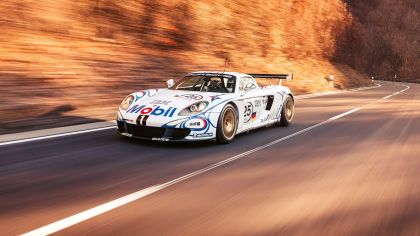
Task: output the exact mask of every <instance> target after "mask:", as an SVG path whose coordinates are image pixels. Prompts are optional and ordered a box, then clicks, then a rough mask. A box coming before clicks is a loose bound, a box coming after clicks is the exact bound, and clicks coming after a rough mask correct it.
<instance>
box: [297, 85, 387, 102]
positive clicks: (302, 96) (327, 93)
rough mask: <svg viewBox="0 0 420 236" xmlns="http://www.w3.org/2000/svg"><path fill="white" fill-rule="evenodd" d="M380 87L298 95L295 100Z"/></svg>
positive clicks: (372, 87) (371, 87)
mask: <svg viewBox="0 0 420 236" xmlns="http://www.w3.org/2000/svg"><path fill="white" fill-rule="evenodd" d="M381 86H382V85H380V84H375V86H368V87H361V88H356V89H347V90H340V91H329V92H322V93H312V94H304V95H298V96H295V98H296V99H297V100H300V99H306V98H314V97H322V96H327V95H334V94H339V93H346V92H356V91H362V90H367V89H374V88H379V87H381Z"/></svg>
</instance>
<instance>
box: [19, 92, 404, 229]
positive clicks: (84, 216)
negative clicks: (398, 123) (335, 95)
mask: <svg viewBox="0 0 420 236" xmlns="http://www.w3.org/2000/svg"><path fill="white" fill-rule="evenodd" d="M403 86H406V88H405V89H404V90H401V91H399V92H397V93H394V94H392V96H395V95H397V94H399V93H401V92H404V91H406V90H408V89H409V88H410V87H409V86H407V85H403ZM392 96H391V97H392ZM384 98H385V97H383V98H380V99H379V100H376V101H374V102H371V103H368V104H366V105H364V106H362V107H360V108H355V109H353V110H350V111H347V112H344V113H342V114H339V115H337V116H334V117H331V118H329V119H327V120H325V121H323V122H321V123H318V124H315V125H312V126H309V127H307V128H305V129H302V130H300V131H297V132H295V133H293V134H290V135H287V136H285V137H283V138H280V139H276V140H274V141H271V142H269V143H267V144H264V145H261V146H259V147H256V148H254V149H251V150H248V151H246V152H243V153H240V154H238V155H235V156H233V157H230V158H228V159H225V160H223V161H220V162H217V163H215V164H212V165H209V166H207V167H205V168H202V169H200V170H197V171H194V172H192V173H190V174H187V175H184V176H181V177H179V178H176V179H174V180H171V181H168V182H165V183H163V184H158V185H154V186H151V187H148V188H145V189H142V190H139V191H137V192H134V193H131V194H129V195H126V196H123V197H120V198H117V199H115V200H113V201H110V202H107V203H104V204H102V205H99V206H96V207H93V208H90V209H88V210H86V211H83V212H80V213H77V214H75V215H72V216H69V217H67V218H64V219H61V220H59V221H56V222H53V223H51V224H48V225H45V226H42V227H40V228H37V229H35V230H32V231H30V232H27V233H25V234H22V235H23V236H39V235H49V234H53V233H56V232H58V231H60V230H63V229H66V228H68V227H71V226H73V225H76V224H78V223H81V222H83V221H86V220H89V219H91V218H93V217H95V216H98V215H101V214H103V213H106V212H108V211H111V210H113V209H115V208H118V207H121V206H123V205H126V204H129V203H131V202H134V201H136V200H139V199H141V198H144V197H146V196H148V195H151V194H153V193H155V192H158V191H160V190H162V189H165V188H168V187H170V186H172V185H175V184H177V183H180V182H183V181H185V180H188V179H191V178H193V177H195V176H197V175H200V174H203V173H205V172H208V171H210V170H213V169H215V168H217V167H220V166H223V165H226V164H228V163H230V162H233V161H235V160H238V159H240V158H242V157H245V156H248V155H250V154H252V153H255V152H258V151H260V150H262V149H265V148H267V147H270V146H273V145H274V144H277V143H280V142H282V141H285V140H287V139H290V138H293V137H295V136H297V135H299V134H303V133H306V132H308V131H310V130H312V129H315V128H317V127H319V126H322V125H325V124H327V123H330V122H332V121H334V120H337V119H339V118H342V117H344V116H346V115H349V114H351V113H354V112H356V111H359V110H361V109H362V108H364V107H366V106H368V105H371V104H373V103H376V102H378V101H382V100H384Z"/></svg>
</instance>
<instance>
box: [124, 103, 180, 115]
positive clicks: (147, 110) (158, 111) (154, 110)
mask: <svg viewBox="0 0 420 236" xmlns="http://www.w3.org/2000/svg"><path fill="white" fill-rule="evenodd" d="M175 111H176V108H175V107H169V108H162V107H160V106H153V107H149V106H146V105H135V106H133V107H131V108H130V109H128V110H127V113H139V112H140V115H152V116H166V117H172V116H173V115H174V113H175Z"/></svg>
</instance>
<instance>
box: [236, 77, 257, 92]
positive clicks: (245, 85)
mask: <svg viewBox="0 0 420 236" xmlns="http://www.w3.org/2000/svg"><path fill="white" fill-rule="evenodd" d="M256 87H257V85H256V83H255V81H254V79H253V78H251V77H242V79H241V82H240V83H239V89H240V90H241V91H249V90H252V89H255V88H256Z"/></svg>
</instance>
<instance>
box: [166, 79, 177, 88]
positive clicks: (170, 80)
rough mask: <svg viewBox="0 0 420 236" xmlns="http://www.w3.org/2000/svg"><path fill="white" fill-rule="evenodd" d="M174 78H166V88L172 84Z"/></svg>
mask: <svg viewBox="0 0 420 236" xmlns="http://www.w3.org/2000/svg"><path fill="white" fill-rule="evenodd" d="M174 83H175V82H174V80H173V79H169V80H167V81H166V85H167V86H168V88H170V87H172V86H174Z"/></svg>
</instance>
